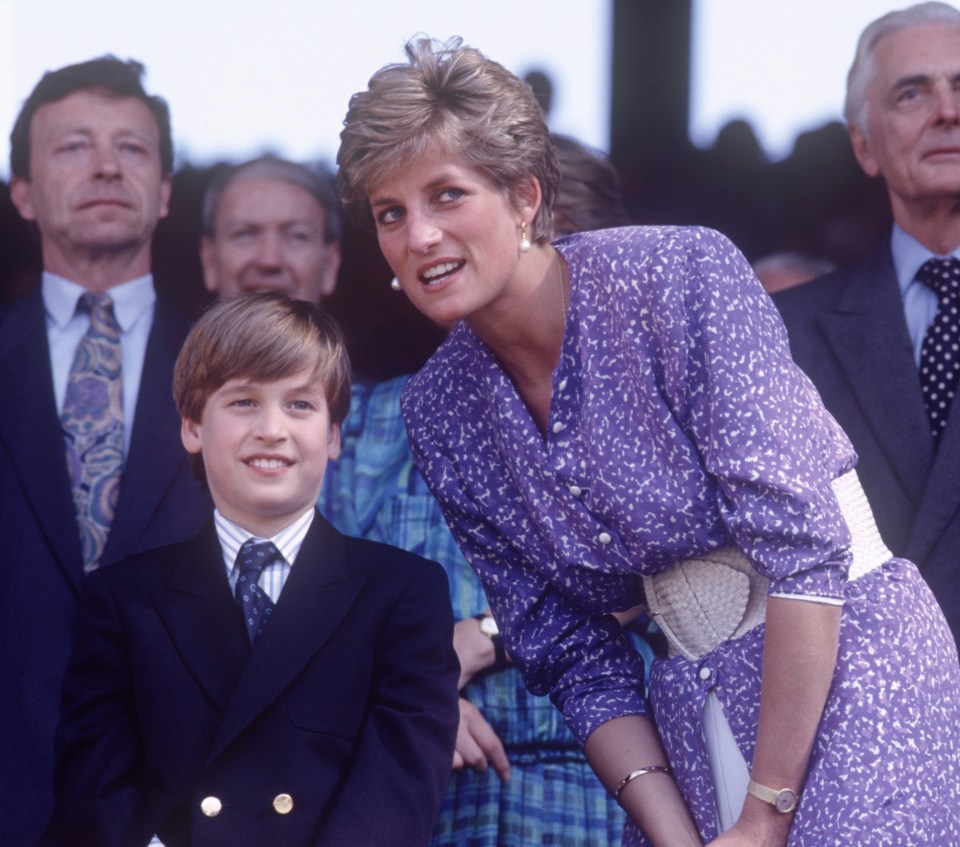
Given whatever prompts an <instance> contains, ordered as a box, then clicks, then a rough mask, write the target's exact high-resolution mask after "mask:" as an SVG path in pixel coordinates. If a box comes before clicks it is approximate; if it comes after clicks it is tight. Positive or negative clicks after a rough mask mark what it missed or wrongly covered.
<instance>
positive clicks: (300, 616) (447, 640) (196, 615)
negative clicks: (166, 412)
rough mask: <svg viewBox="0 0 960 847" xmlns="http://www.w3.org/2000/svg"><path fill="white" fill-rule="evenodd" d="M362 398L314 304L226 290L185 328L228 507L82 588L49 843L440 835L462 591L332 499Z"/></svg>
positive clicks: (213, 485) (191, 375) (408, 840)
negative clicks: (333, 470)
mask: <svg viewBox="0 0 960 847" xmlns="http://www.w3.org/2000/svg"><path fill="white" fill-rule="evenodd" d="M349 389H350V380H349V365H348V361H347V357H346V353H345V350H344V346H343V340H342V336H341V334H340V332H339V330H338V329H337V327H336V325H335V324H334V322H333V321H332V320H331V319H330V318H328V317H326V316H325V315H323V314H322V313H320V312H319V311H318V310H317V309H316V307H315V306H313V305H311V304H308V303H305V302H302V301H296V300H290V299H289V298H287V297H286V296H284V295H277V294H258V295H253V296H251V297H242V298H238V299H233V300H227V301H224V302H221V303H219V304H217V305H216V306H214V307H213V308H212V309H211V310H210V311H209V312H207V313H206V314H205V315H204V317H203V318H201V320H200V321H199V322H198V323H197V325H196V326H195V327H194V329H193V331H192V332H191V333H190V335H189V337H188V339H187V341H186V343H185V345H184V348H183V350H182V352H181V354H180V357H179V359H178V361H177V367H176V371H175V374H174V394H175V397H176V401H177V406H178V409H179V411H180V414H181V416H182V421H183V423H182V432H181V435H182V440H183V443H184V446H185V447H186V449H187V451H188V452H189V453H190V454H192V458H193V461H194V462H195V463H196V466H197V469H198V472H201V473H204V474H205V478H206V482H207V484H208V485H209V488H210V492H211V494H212V495H213V500H214V503H215V505H216V510H215V512H214V518H213V520H212V521H211V522H210V523H209V524H208V525H207V527H206V528H205V529H204V530H203V531H202V532H201V534H200V535H198V536H197V537H196V538H195V539H193V540H192V541H189V542H185V543H182V544H176V545H172V546H168V547H163V548H159V549H157V550H153V551H150V552H147V553H144V554H141V555H138V556H136V557H133V558H131V559H129V560H127V561H126V562H125V563H122V564H120V565H118V566H116V567H112V568H105V569H102V570H99V571H96V572H95V573H93V574H91V576H90V578H89V579H88V581H87V585H86V589H85V596H84V600H83V604H82V608H81V621H80V631H79V634H78V640H77V642H76V648H75V650H74V654H73V657H72V659H71V662H70V666H69V669H68V673H67V678H66V682H65V686H64V693H63V712H62V719H61V723H60V727H59V729H58V733H57V769H56V794H57V802H56V811H55V814H54V819H53V822H52V824H51V826H50V828H49V830H48V832H47V836H46V839H45V843H46V844H49V845H61V844H64V845H65V844H70V845H75V846H76V845H97V847H110V845H116V847H134V845H146V844H147V843H148V842H149V841H150V839H151V837H152V836H153V834H154V833H157V834H158V835H159V837H160V839H161V840H162V841H163V843H164V844H165V845H166V847H178V845H188V844H189V845H193V847H199V845H206V844H209V845H216V847H222V845H227V844H229V845H231V847H244V845H250V847H264V845H271V844H273V845H278V847H279V845H283V847H297V845H350V847H357V846H358V845H370V847H374V845H376V847H383V845H391V844H395V845H398V847H400V845H402V847H411V846H412V845H417V844H426V843H427V842H428V841H429V838H430V832H431V827H432V824H433V820H434V817H435V815H436V812H437V810H438V808H439V803H440V799H441V795H442V792H443V788H444V785H445V782H446V778H447V775H448V773H449V771H450V767H451V763H452V760H453V746H454V739H455V734H456V728H457V720H458V705H457V677H458V672H459V668H458V664H457V660H456V656H455V654H454V652H453V640H452V632H453V621H452V615H451V611H450V601H449V598H448V589H447V585H446V579H445V576H444V574H443V571H442V570H441V568H440V567H439V566H438V565H436V564H434V563H432V562H428V561H426V560H423V559H421V558H419V557H417V556H414V555H412V554H409V553H406V552H402V551H400V550H397V549H395V548H392V547H388V546H385V545H381V544H376V543H374V542H369V541H362V540H358V539H353V538H348V537H344V536H342V535H340V534H339V533H338V532H337V531H336V530H335V529H333V527H332V526H330V524H328V523H327V522H326V521H325V520H324V519H323V518H322V517H321V516H320V515H319V514H318V513H317V511H316V509H315V504H316V501H317V497H318V495H319V492H320V486H321V483H322V480H323V474H324V470H325V468H326V463H327V460H328V459H334V458H336V456H337V454H338V452H339V446H340V442H339V425H340V423H341V421H342V420H343V418H344V417H345V416H346V413H347V408H348V406H349ZM267 542H269V545H272V546H269V545H268V546H263V545H265V544H267ZM251 544H257V545H258V546H257V547H253V548H251ZM250 559H253V560H256V561H258V562H260V563H261V565H262V564H263V563H265V566H264V567H263V570H262V573H260V575H259V576H258V571H257V570H254V571H253V572H252V574H251V573H250V572H248V571H247V570H246V562H247V561H248V560H250Z"/></svg>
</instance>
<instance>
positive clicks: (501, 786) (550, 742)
mask: <svg viewBox="0 0 960 847" xmlns="http://www.w3.org/2000/svg"><path fill="white" fill-rule="evenodd" d="M408 378H409V377H406V376H404V377H399V378H397V379H393V380H390V381H388V382H382V383H378V384H376V385H372V386H371V385H363V384H359V385H355V386H354V388H353V395H352V398H351V410H350V414H349V416H348V417H347V420H346V421H345V422H344V425H343V428H342V432H341V442H342V450H341V455H340V458H339V459H337V460H336V461H335V462H332V463H331V464H330V465H329V467H328V468H327V474H326V478H325V480H324V486H323V491H322V492H321V494H320V502H319V506H320V511H321V512H322V513H323V515H324V516H325V517H326V518H327V519H328V520H329V521H330V522H331V523H332V524H334V526H336V527H337V528H338V529H339V530H340V531H341V532H343V533H345V534H347V535H354V536H359V537H361V538H369V539H373V540H375V541H383V542H386V543H387V544H393V545H395V546H397V547H402V548H404V549H405V550H410V551H412V552H414V553H417V554H419V555H421V556H424V557H426V558H428V559H433V560H435V561H437V562H439V563H440V564H441V565H443V567H444V569H445V570H446V572H447V577H448V579H449V581H450V600H451V603H452V604H453V613H454V617H456V618H457V619H461V618H465V617H469V616H471V615H474V614H477V613H479V612H482V611H485V610H486V609H487V608H488V603H487V600H486V597H485V596H484V593H483V588H482V586H481V584H480V580H479V579H478V578H477V576H476V575H475V574H474V572H473V571H472V570H471V569H470V566H469V565H468V564H467V562H466V560H465V559H464V558H463V555H462V554H461V553H460V551H459V549H458V548H457V546H456V544H455V543H454V540H453V538H452V536H451V535H450V532H449V530H448V529H447V525H446V523H445V522H444V520H443V516H442V514H441V512H440V507H439V506H438V505H437V502H436V500H434V498H433V495H431V494H430V491H429V489H428V488H427V485H426V483H425V482H424V481H423V477H421V476H420V473H419V472H418V471H417V469H416V467H415V466H414V463H413V457H412V456H411V454H410V448H409V445H408V442H407V435H406V431H405V429H404V426H403V421H402V420H401V418H400V392H401V391H402V390H403V386H404V385H405V384H406V382H407V379H408ZM631 638H632V639H633V641H634V644H635V646H636V647H637V649H638V650H639V651H640V652H641V653H642V654H643V656H644V660H645V661H646V662H647V666H648V667H649V664H650V663H651V662H652V661H653V652H652V650H651V648H650V647H649V646H648V645H647V643H646V642H645V641H643V640H642V639H641V638H640V637H639V636H635V635H632V636H631ZM463 694H464V696H465V697H467V698H468V699H469V700H470V701H471V702H472V703H474V705H476V706H477V707H478V708H479V709H480V711H481V712H482V714H483V715H484V717H485V718H486V719H487V721H489V723H490V724H491V726H492V727H493V729H494V731H495V732H496V733H497V735H498V736H499V737H500V739H501V741H502V742H503V743H504V746H505V747H506V751H507V756H508V757H509V759H510V765H511V778H510V781H509V782H508V783H503V782H501V781H500V779H499V777H497V775H496V774H495V773H494V771H493V769H492V768H491V769H488V770H487V772H486V773H483V774H478V773H474V772H473V771H470V770H464V771H462V772H460V773H455V774H453V775H452V776H451V778H450V782H449V783H448V785H447V791H446V795H445V797H444V801H443V806H442V808H441V811H440V816H439V818H438V820H437V825H436V828H435V829H434V836H433V840H432V842H431V843H432V844H433V845H434V847H441V846H442V847H498V845H511V847H526V845H537V847H550V845H564V847H581V845H582V847H608V846H609V847H615V845H619V844H620V839H621V835H622V832H623V823H624V814H623V812H622V811H621V809H620V808H619V807H618V806H617V804H616V803H615V802H614V801H613V799H612V798H611V797H610V796H609V795H608V794H607V792H606V791H604V789H603V787H602V786H601V785H600V782H599V780H598V779H597V777H596V775H595V774H594V773H593V771H592V769H591V768H590V766H589V765H588V764H587V762H586V759H584V757H583V753H582V752H581V750H580V747H579V745H578V744H577V742H576V741H575V739H574V737H573V735H572V734H571V733H570V731H569V729H567V726H566V724H565V723H564V721H563V718H562V716H561V714H560V712H559V710H557V709H556V708H554V706H553V705H552V704H551V703H550V701H549V700H548V699H547V698H546V697H534V696H533V695H532V694H530V693H529V692H528V691H527V689H526V688H525V687H524V684H523V681H522V680H521V678H520V674H519V673H518V672H517V671H516V670H514V669H512V668H508V669H506V670H503V671H500V672H497V673H488V674H485V675H483V676H481V677H479V678H477V679H475V680H474V681H472V682H471V683H470V684H469V685H468V686H467V687H466V688H465V689H464V691H463Z"/></svg>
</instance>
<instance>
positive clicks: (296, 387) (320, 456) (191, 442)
mask: <svg viewBox="0 0 960 847" xmlns="http://www.w3.org/2000/svg"><path fill="white" fill-rule="evenodd" d="M181 437H182V439H183V446H184V447H186V449H187V451H188V452H190V453H202V455H203V464H204V469H205V470H206V475H207V484H208V485H209V486H210V493H211V494H212V496H213V502H214V503H215V504H216V506H217V509H218V510H219V511H220V513H221V514H222V515H223V516H224V517H225V518H228V519H229V520H231V521H233V522H234V523H237V524H239V525H240V526H242V527H243V528H244V529H245V530H247V531H248V532H250V533H252V534H254V535H257V536H260V537H263V538H270V537H272V536H274V535H276V534H277V533H278V532H279V531H280V530H281V529H283V528H284V527H286V526H288V525H289V524H291V523H292V522H293V521H295V520H296V519H297V518H298V517H300V516H301V515H302V514H304V513H305V512H307V511H308V510H309V509H312V508H313V507H314V506H315V504H316V502H317V498H318V497H319V495H320V487H321V485H322V483H323V474H324V472H325V471H326V467H327V461H328V459H335V458H336V457H337V456H338V455H339V454H340V428H339V426H336V425H334V426H331V424H330V412H329V409H328V407H327V398H326V393H325V387H324V384H323V382H322V381H321V380H320V379H319V378H318V377H317V376H316V375H315V374H314V373H313V372H312V371H311V370H304V371H301V372H300V373H297V374H294V375H293V376H289V377H283V378H282V379H278V380H276V381H274V382H256V381H253V380H250V379H247V378H244V377H241V378H237V379H231V380H228V381H227V382H226V383H224V384H223V385H222V386H220V388H219V389H217V390H216V391H215V392H213V394H211V395H210V397H209V398H208V399H207V402H206V404H205V405H204V407H203V415H202V420H201V421H200V422H196V421H190V420H186V419H184V421H183V425H182V428H181Z"/></svg>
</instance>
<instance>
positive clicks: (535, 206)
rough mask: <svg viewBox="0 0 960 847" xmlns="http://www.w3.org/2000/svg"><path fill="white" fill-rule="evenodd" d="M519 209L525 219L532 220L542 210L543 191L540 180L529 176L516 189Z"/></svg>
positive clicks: (515, 193) (515, 195) (515, 194)
mask: <svg viewBox="0 0 960 847" xmlns="http://www.w3.org/2000/svg"><path fill="white" fill-rule="evenodd" d="M514 197H515V198H516V203H517V211H518V212H519V213H520V217H521V218H522V219H523V220H525V221H530V222H532V221H533V219H534V218H535V217H536V216H537V212H538V211H539V210H540V203H541V202H542V200H543V193H542V192H541V191H540V180H538V179H537V178H536V177H535V176H529V177H527V179H525V180H524V181H523V182H521V183H520V184H519V185H518V186H517V187H516V188H515V189H514Z"/></svg>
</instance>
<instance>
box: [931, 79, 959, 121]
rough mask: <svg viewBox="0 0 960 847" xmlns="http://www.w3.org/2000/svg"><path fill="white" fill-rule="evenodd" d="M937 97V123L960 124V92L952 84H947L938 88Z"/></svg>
mask: <svg viewBox="0 0 960 847" xmlns="http://www.w3.org/2000/svg"><path fill="white" fill-rule="evenodd" d="M935 97H936V101H935V103H936V118H937V121H938V122H940V123H950V124H956V123H960V90H958V89H957V87H956V86H955V85H954V84H953V83H952V82H947V83H945V84H944V85H942V86H938V87H937V89H936V92H935Z"/></svg>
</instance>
